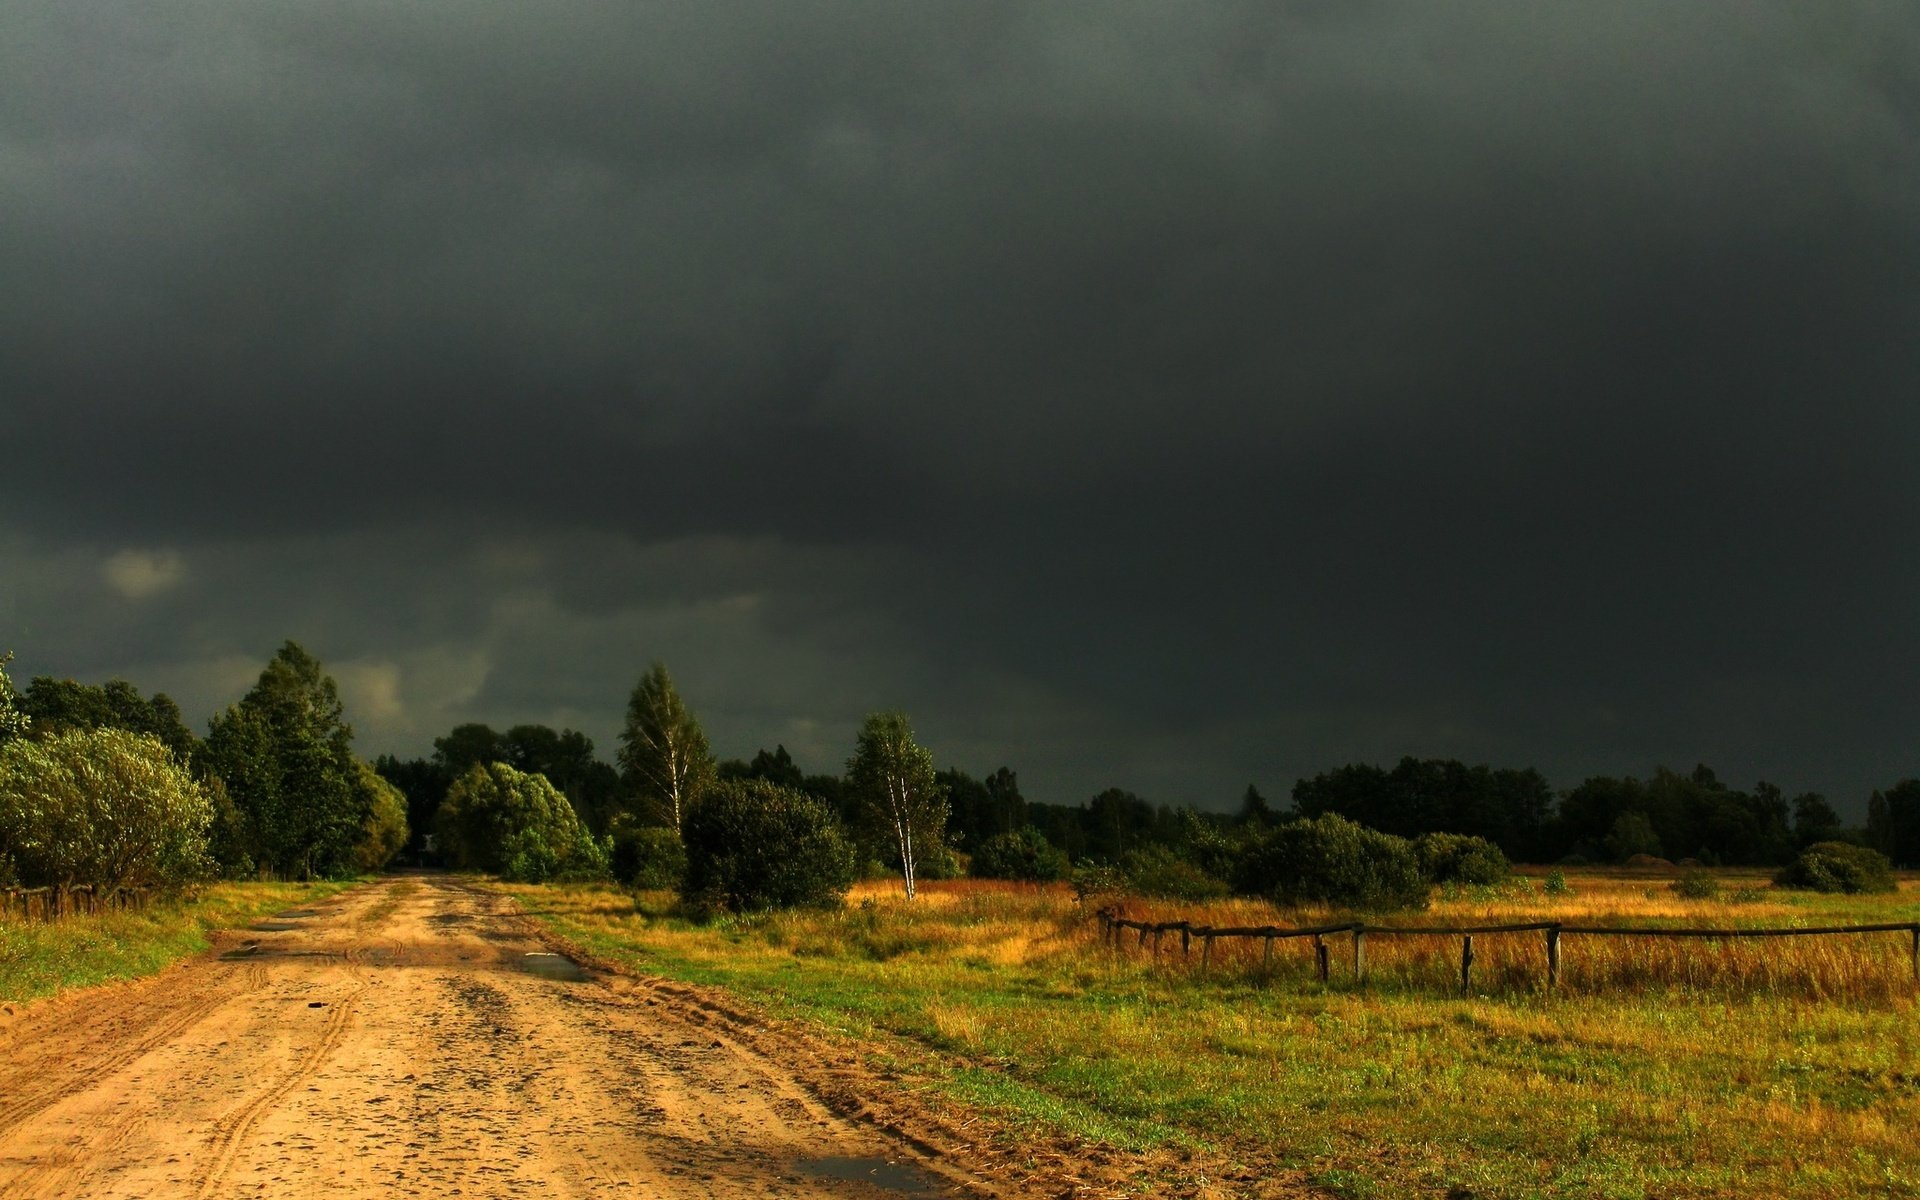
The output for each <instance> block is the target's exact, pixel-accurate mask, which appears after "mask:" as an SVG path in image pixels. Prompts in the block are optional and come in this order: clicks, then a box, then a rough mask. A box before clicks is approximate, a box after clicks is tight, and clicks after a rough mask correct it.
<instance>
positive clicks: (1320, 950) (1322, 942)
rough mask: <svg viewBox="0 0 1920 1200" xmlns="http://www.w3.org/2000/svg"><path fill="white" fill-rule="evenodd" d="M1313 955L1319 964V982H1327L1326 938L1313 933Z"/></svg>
mask: <svg viewBox="0 0 1920 1200" xmlns="http://www.w3.org/2000/svg"><path fill="white" fill-rule="evenodd" d="M1313 957H1314V958H1315V960H1316V961H1318V963H1319V965H1320V982H1321V983H1325V982H1327V957H1328V956H1327V939H1325V938H1323V937H1321V936H1320V935H1319V934H1317V933H1316V934H1314V935H1313Z"/></svg>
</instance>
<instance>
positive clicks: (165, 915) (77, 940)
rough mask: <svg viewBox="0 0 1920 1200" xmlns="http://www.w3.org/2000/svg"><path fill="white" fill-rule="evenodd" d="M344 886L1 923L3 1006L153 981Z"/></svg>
mask: <svg viewBox="0 0 1920 1200" xmlns="http://www.w3.org/2000/svg"><path fill="white" fill-rule="evenodd" d="M346 886H347V884H345V883H234V882H223V883H214V884H209V885H206V886H204V887H201V888H199V889H197V890H196V891H194V892H192V893H189V894H183V895H181V896H178V897H175V898H173V899H166V900H157V901H155V902H154V903H153V904H152V905H150V906H149V907H147V908H146V909H144V910H141V911H132V912H103V913H99V914H95V915H84V916H69V917H62V918H60V919H59V920H57V921H51V922H47V921H39V920H25V919H20V918H17V917H16V918H13V919H0V1001H5V1002H19V1001H26V1000H36V999H39V998H40V997H42V996H51V995H53V994H54V993H55V992H59V991H63V990H65V989H67V988H75V987H90V986H92V985H94V984H98V983H106V982H108V981H110V980H115V979H134V978H137V977H139V976H142V975H151V974H153V973H154V972H155V971H158V970H160V969H161V968H163V967H165V966H167V965H168V964H169V963H172V962H175V961H177V960H179V959H182V958H185V957H187V956H188V955H191V954H197V953H199V952H200V951H202V950H205V949H207V947H208V946H210V945H211V944H212V942H211V939H210V935H211V933H212V931H214V930H216V929H237V928H241V927H243V926H245V925H247V924H249V923H250V922H253V921H256V920H258V919H259V918H261V917H263V916H266V915H268V914H270V913H275V912H279V911H281V910H283V909H287V908H292V907H296V906H298V905H301V904H306V903H309V902H311V901H314V900H318V899H320V898H321V897H323V896H329V895H332V894H333V893H335V892H337V891H339V890H340V889H341V888H343V887H346Z"/></svg>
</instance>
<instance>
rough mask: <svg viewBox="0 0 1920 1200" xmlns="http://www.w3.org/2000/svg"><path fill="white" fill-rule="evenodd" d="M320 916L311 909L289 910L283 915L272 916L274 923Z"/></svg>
mask: <svg viewBox="0 0 1920 1200" xmlns="http://www.w3.org/2000/svg"><path fill="white" fill-rule="evenodd" d="M319 915H320V914H319V913H317V912H315V911H314V910H313V909H311V908H290V909H288V910H287V911H285V912H283V913H275V914H273V917H274V920H276V921H292V920H296V919H298V918H300V917H317V916H319Z"/></svg>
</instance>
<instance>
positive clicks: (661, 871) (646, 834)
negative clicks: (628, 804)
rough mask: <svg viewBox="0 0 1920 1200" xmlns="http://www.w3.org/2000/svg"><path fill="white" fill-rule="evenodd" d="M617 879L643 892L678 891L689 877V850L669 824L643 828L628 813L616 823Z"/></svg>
mask: <svg viewBox="0 0 1920 1200" xmlns="http://www.w3.org/2000/svg"><path fill="white" fill-rule="evenodd" d="M612 834H613V877H614V878H615V879H617V880H619V881H620V882H621V883H624V884H626V885H627V886H628V887H633V888H640V889H642V890H660V889H668V888H673V889H677V888H678V887H679V886H680V883H681V881H682V880H683V879H685V878H686V875H687V848H686V846H685V845H683V844H682V843H681V841H680V835H679V834H678V833H676V832H674V830H672V829H671V828H669V827H667V826H665V825H642V824H640V823H639V822H637V821H635V820H634V819H633V818H632V817H630V816H627V815H626V814H624V813H623V814H621V815H620V816H618V817H616V818H614V821H613V829H612Z"/></svg>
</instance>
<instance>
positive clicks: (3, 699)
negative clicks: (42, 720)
mask: <svg viewBox="0 0 1920 1200" xmlns="http://www.w3.org/2000/svg"><path fill="white" fill-rule="evenodd" d="M12 661H13V651H11V650H9V651H7V652H6V653H5V654H0V745H4V744H5V743H7V742H10V741H12V740H13V739H14V738H20V737H25V736H27V733H28V731H29V730H31V729H32V728H33V719H32V718H31V717H29V716H27V714H26V713H25V712H24V711H23V710H22V709H21V708H20V695H19V693H18V692H15V691H14V690H13V680H11V679H9V678H7V664H8V663H10V662H12Z"/></svg>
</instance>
